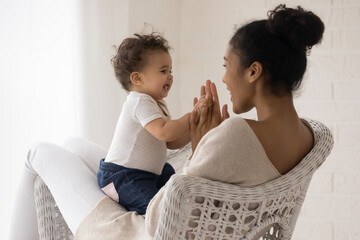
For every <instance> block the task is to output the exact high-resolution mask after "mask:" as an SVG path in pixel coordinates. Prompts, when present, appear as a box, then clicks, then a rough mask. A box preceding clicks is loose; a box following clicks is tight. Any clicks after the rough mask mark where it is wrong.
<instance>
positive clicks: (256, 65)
mask: <svg viewBox="0 0 360 240" xmlns="http://www.w3.org/2000/svg"><path fill="white" fill-rule="evenodd" d="M248 70H249V82H250V83H253V82H255V81H256V80H257V79H259V77H260V76H261V74H262V73H263V65H262V64H261V62H258V61H256V62H253V63H252V64H251V65H250V67H249V68H248Z"/></svg>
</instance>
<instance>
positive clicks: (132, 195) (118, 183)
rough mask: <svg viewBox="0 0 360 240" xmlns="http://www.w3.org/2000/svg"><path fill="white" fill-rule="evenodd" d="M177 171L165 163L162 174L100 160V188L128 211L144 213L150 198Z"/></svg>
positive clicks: (98, 176)
mask: <svg viewBox="0 0 360 240" xmlns="http://www.w3.org/2000/svg"><path fill="white" fill-rule="evenodd" d="M174 173H175V170H174V168H173V167H172V166H171V165H170V164H169V163H165V165H164V167H163V170H162V172H161V175H156V174H154V173H151V172H147V171H143V170H139V169H132V168H126V167H123V166H120V165H117V164H114V163H111V162H105V161H104V159H102V160H101V161H100V167H99V171H98V174H97V179H98V184H99V186H100V188H101V189H102V190H103V191H104V192H105V194H107V195H108V196H109V197H111V198H112V199H114V200H115V201H117V202H118V203H119V204H121V205H122V206H123V207H125V208H126V209H127V210H128V211H136V212H137V213H138V214H140V215H143V214H145V212H146V208H147V206H148V204H149V202H150V200H151V199H152V198H153V197H154V196H155V194H156V193H157V192H158V191H159V190H160V188H161V187H163V186H164V185H165V184H166V182H167V181H168V180H169V179H170V177H171V175H173V174H174Z"/></svg>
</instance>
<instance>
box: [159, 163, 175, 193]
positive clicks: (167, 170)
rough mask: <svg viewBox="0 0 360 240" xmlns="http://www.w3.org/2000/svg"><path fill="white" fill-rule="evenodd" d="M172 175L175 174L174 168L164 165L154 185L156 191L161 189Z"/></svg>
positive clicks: (167, 164)
mask: <svg viewBox="0 0 360 240" xmlns="http://www.w3.org/2000/svg"><path fill="white" fill-rule="evenodd" d="M173 174H175V170H174V168H173V167H172V166H171V165H170V164H169V163H165V165H164V167H163V169H162V172H161V175H160V176H159V179H158V181H157V183H156V187H157V188H158V189H160V188H162V187H163V186H164V185H165V184H166V183H167V181H169V179H170V177H171V176H172V175H173Z"/></svg>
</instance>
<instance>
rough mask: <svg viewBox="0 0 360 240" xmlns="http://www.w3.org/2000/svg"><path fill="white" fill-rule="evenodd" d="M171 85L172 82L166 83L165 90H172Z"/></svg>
mask: <svg viewBox="0 0 360 240" xmlns="http://www.w3.org/2000/svg"><path fill="white" fill-rule="evenodd" d="M170 87H171V84H165V85H164V87H163V89H164V90H165V91H169V90H170Z"/></svg>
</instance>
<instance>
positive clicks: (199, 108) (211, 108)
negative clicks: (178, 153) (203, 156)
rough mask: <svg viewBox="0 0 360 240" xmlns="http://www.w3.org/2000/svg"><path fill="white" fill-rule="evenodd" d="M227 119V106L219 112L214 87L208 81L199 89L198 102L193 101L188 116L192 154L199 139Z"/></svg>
mask: <svg viewBox="0 0 360 240" xmlns="http://www.w3.org/2000/svg"><path fill="white" fill-rule="evenodd" d="M228 117H229V113H228V111H227V105H224V106H223V108H222V114H221V112H220V103H219V99H218V95H217V90H216V86H215V84H214V83H212V82H211V81H210V80H207V81H206V85H205V87H204V86H202V87H201V92H200V100H197V98H195V99H194V110H193V111H192V113H191V115H190V138H191V145H192V150H193V152H194V151H195V148H196V147H197V145H198V143H199V142H200V140H201V138H202V137H203V136H204V135H205V134H206V133H207V132H208V131H210V130H211V129H213V128H215V127H217V126H218V125H219V124H220V123H221V122H222V121H223V120H225V119H226V118H228Z"/></svg>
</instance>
